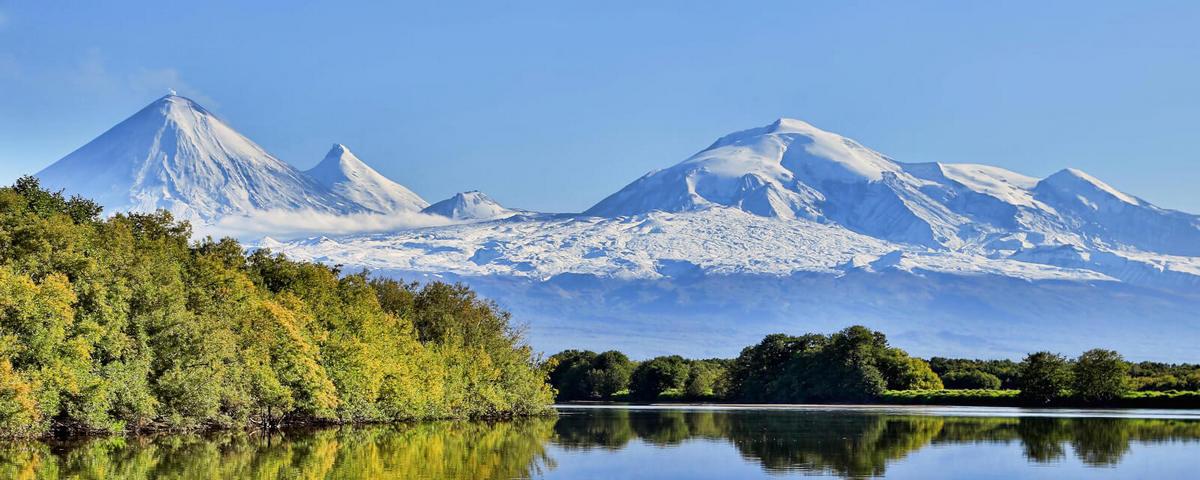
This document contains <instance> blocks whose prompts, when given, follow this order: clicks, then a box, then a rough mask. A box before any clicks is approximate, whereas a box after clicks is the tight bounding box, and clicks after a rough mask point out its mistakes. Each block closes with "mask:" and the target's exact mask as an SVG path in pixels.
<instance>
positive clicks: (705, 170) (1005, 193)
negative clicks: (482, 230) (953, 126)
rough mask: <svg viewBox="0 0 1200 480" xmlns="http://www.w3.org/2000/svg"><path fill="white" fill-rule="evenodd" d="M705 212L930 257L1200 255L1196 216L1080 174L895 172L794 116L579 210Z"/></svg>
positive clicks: (914, 168) (893, 166)
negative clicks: (1109, 250) (929, 251)
mask: <svg viewBox="0 0 1200 480" xmlns="http://www.w3.org/2000/svg"><path fill="white" fill-rule="evenodd" d="M712 206H726V207H734V208H738V209H741V210H744V211H746V212H750V213H753V214H756V215H762V216H768V217H778V218H802V219H807V220H813V221H817V222H821V223H836V224H839V225H842V226H844V227H846V228H848V229H850V230H853V231H855V232H858V233H862V234H865V235H870V236H873V237H876V238H880V239H885V240H889V241H894V242H899V243H905V244H912V245H923V246H927V247H932V248H937V249H951V250H974V251H981V252H988V251H999V252H1008V253H1012V252H1013V251H1015V250H1020V249H1021V248H1026V247H1043V246H1047V245H1052V246H1059V245H1075V246H1078V247H1082V248H1091V247H1095V246H1105V247H1115V248H1130V249H1136V250H1141V251H1152V252H1158V253H1164V254H1172V255H1200V217H1197V216H1195V215H1188V214H1184V213H1181V212H1174V211H1169V210H1164V209H1160V208H1157V207H1155V206H1153V205H1150V204H1149V203H1147V202H1145V201H1143V200H1140V199H1138V198H1135V197H1133V196H1131V195H1128V194H1125V193H1122V192H1119V191H1117V190H1116V189H1114V188H1113V187H1111V186H1109V185H1107V184H1105V183H1104V182H1101V181H1100V180H1098V179H1096V178H1094V177H1092V176H1090V175H1088V174H1086V173H1083V172H1081V171H1078V170H1074V169H1065V170H1062V171H1060V172H1058V173H1056V174H1054V175H1051V176H1049V177H1047V178H1045V179H1043V180H1037V179H1034V178H1031V177H1027V176H1025V175H1021V174H1018V173H1015V172H1010V171H1007V170H1004V169H1001V168H997V167H989V166H985V165H972V164H949V163H918V164H906V163H900V162H897V161H895V160H892V159H891V158H888V157H887V156H884V155H882V154H880V153H878V152H875V151H873V150H871V149H869V148H866V147H864V146H862V145H861V144H859V143H858V142H855V141H854V140H851V139H848V138H845V137H843V136H841V135H837V134H834V133H830V132H826V131H823V130H820V129H817V128H816V127H813V126H812V125H809V124H807V123H805V122H802V121H799V120H792V119H781V120H778V121H776V122H775V123H773V124H771V125H769V126H766V127H763V128H756V129H751V130H746V131H742V132H737V133H734V134H731V135H728V136H725V137H722V138H721V139H719V140H717V141H716V143H714V144H713V145H712V146H710V147H708V148H707V149H705V150H703V151H701V152H700V153H697V154H696V155H694V156H692V157H691V158H689V159H687V160H685V161H683V162H681V163H679V164H677V165H675V166H673V167H670V168H667V169H665V170H659V171H655V172H651V173H649V174H647V175H645V176H643V177H642V178H640V179H638V180H636V181H634V182H633V183H631V184H629V185H628V186H626V187H625V188H623V189H621V190H620V191H619V192H617V193H615V194H613V195H612V196H610V197H608V198H606V199H604V200H603V201H601V202H600V203H598V204H596V205H595V206H594V207H592V208H591V209H589V210H588V211H587V212H586V213H587V214H591V215H598V216H606V217H612V216H618V215H634V214H640V213H646V212H650V211H656V210H657V211H666V212H684V211H692V210H698V209H704V208H708V207H712Z"/></svg>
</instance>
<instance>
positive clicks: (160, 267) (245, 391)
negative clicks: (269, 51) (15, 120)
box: [0, 177, 553, 436]
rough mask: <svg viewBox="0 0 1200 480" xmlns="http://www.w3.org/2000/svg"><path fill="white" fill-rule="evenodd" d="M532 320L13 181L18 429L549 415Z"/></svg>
mask: <svg viewBox="0 0 1200 480" xmlns="http://www.w3.org/2000/svg"><path fill="white" fill-rule="evenodd" d="M520 333H521V332H519V331H518V330H517V329H515V328H514V327H513V325H512V323H511V322H510V319H509V316H508V314H507V313H505V312H503V311H501V310H500V309H498V308H497V307H496V305H495V304H494V303H492V302H489V301H485V300H483V299H481V298H478V297H477V296H476V295H475V293H474V292H472V291H471V290H470V289H468V288H466V287H464V286H460V285H448V284H444V283H437V282H434V283H428V284H425V285H423V286H420V285H417V284H411V283H403V282H398V281H394V280H386V279H371V278H369V277H368V276H367V275H366V274H365V273H357V274H344V273H343V272H340V271H339V269H338V268H337V267H328V266H324V265H320V264H315V263H305V262H295V261H290V260H288V259H286V258H284V257H283V256H280V255H273V254H272V253H271V252H269V251H266V250H257V251H253V252H252V253H247V252H246V250H245V249H244V248H243V247H242V245H239V244H238V243H237V242H236V241H234V240H232V239H221V240H213V239H204V240H200V241H195V242H194V241H193V240H192V233H191V231H190V227H189V225H188V224H187V223H185V222H178V221H175V220H173V219H172V217H171V215H170V214H168V213H166V212H159V213H154V214H117V215H114V216H111V217H108V218H104V217H102V216H101V209H100V207H98V206H97V205H96V204H95V203H94V202H92V201H90V200H86V199H82V198H78V197H72V198H66V197H64V196H63V195H62V194H61V193H55V192H50V191H47V190H45V189H43V188H41V187H40V186H39V184H38V182H37V180H36V179H34V178H31V177H25V178H22V179H20V180H18V181H17V183H16V184H15V185H14V186H12V187H8V188H2V189H0V432H2V433H3V434H4V435H7V436H36V435H41V434H45V433H47V432H51V431H56V430H60V431H74V432H119V431H139V430H147V429H171V430H193V429H200V428H221V427H244V426H263V427H270V426H276V425H281V424H297V423H347V422H376V421H391V420H402V419H427V418H450V417H455V418H464V417H471V418H477V417H504V416H515V415H527V414H539V413H544V412H547V411H548V410H547V409H548V405H549V403H550V402H551V399H552V395H553V394H552V391H551V390H550V387H549V386H548V385H547V384H546V382H545V373H544V371H543V370H542V369H541V367H540V365H539V364H538V362H537V359H536V358H535V357H534V356H533V354H532V352H531V350H530V348H529V347H528V346H526V345H525V344H524V343H523V341H522V339H521V335H520Z"/></svg>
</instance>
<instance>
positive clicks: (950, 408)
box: [553, 402, 1200, 420]
mask: <svg viewBox="0 0 1200 480" xmlns="http://www.w3.org/2000/svg"><path fill="white" fill-rule="evenodd" d="M553 407H554V409H555V410H559V411H561V410H568V411H569V410H701V411H764V410H769V411H780V412H788V411H793V412H844V413H877V414H905V415H914V414H915V415H930V416H965V417H975V416H978V417H1059V418H1150V419H1178V420H1200V409H1195V408H1192V409H1184V408H1114V407H1022V406H988V405H916V404H910V405H898V404H888V403H854V404H835V403H830V404H818V403H789V404H782V403H775V404H758V403H713V402H656V403H622V402H563V403H555V404H554V405H553Z"/></svg>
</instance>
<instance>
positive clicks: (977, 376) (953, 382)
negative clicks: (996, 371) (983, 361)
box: [941, 369, 1000, 390]
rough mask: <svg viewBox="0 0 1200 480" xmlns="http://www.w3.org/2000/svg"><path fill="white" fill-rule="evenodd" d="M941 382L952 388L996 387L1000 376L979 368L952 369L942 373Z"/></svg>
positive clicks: (998, 385) (998, 386)
mask: <svg viewBox="0 0 1200 480" xmlns="http://www.w3.org/2000/svg"><path fill="white" fill-rule="evenodd" d="M941 377H942V383H944V384H945V385H946V388H953V389H992V390H994V389H998V388H1000V378H998V377H996V376H995V375H992V374H990V373H987V372H983V371H979V370H974V369H972V370H952V371H950V372H947V373H946V374H945V375H942V376H941Z"/></svg>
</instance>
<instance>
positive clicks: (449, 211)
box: [421, 190, 517, 220]
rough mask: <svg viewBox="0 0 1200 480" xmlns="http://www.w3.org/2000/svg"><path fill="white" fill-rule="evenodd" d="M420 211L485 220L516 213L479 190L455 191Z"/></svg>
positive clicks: (462, 218) (463, 218)
mask: <svg viewBox="0 0 1200 480" xmlns="http://www.w3.org/2000/svg"><path fill="white" fill-rule="evenodd" d="M421 212H422V213H428V214H431V215H441V216H443V217H448V218H453V219H455V220H486V219H492V218H501V217H508V216H511V215H513V214H515V213H517V212H516V211H514V210H510V209H508V208H504V206H503V205H500V203H499V202H497V201H495V200H492V198H491V197H489V196H487V195H486V194H484V193H483V192H481V191H479V190H469V191H466V192H459V193H456V194H454V196H452V197H450V198H447V199H445V200H442V201H440V202H437V203H435V204H433V205H430V206H429V207H428V208H426V209H425V210H422V211H421Z"/></svg>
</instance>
